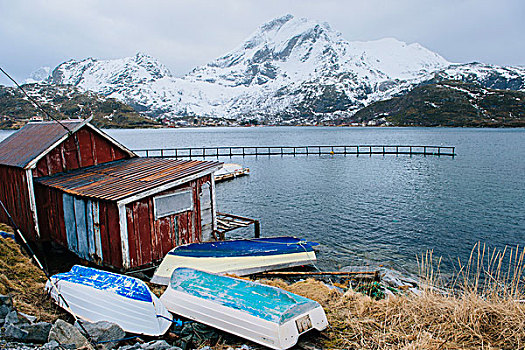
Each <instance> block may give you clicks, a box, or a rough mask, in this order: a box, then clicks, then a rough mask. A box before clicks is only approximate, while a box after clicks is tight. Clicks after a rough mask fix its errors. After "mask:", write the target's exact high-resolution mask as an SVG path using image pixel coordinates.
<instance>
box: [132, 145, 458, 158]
mask: <svg viewBox="0 0 525 350" xmlns="http://www.w3.org/2000/svg"><path fill="white" fill-rule="evenodd" d="M455 151H456V147H453V146H418V145H353V146H227V147H182V148H151V149H138V150H134V152H135V153H136V154H138V155H139V156H142V157H166V158H189V159H192V158H208V157H213V158H219V157H247V156H256V157H257V156H300V155H306V156H309V155H357V156H359V155H370V156H371V155H373V154H381V155H387V154H390V155H410V156H412V155H422V156H449V157H454V156H456V153H455Z"/></svg>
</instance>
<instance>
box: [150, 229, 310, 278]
mask: <svg viewBox="0 0 525 350" xmlns="http://www.w3.org/2000/svg"><path fill="white" fill-rule="evenodd" d="M317 245H318V243H315V242H309V241H305V240H301V239H299V238H295V237H269V238H254V239H236V240H227V241H218V242H205V243H192V244H187V245H183V246H179V247H176V248H174V249H172V250H171V251H170V252H169V253H168V254H167V255H166V256H165V257H164V259H163V260H162V262H161V264H160V265H159V267H158V268H157V270H156V271H155V274H154V275H153V278H152V279H151V282H152V283H155V284H161V285H167V284H168V283H169V280H170V277H171V274H172V272H173V270H175V269H176V268H177V267H191V268H194V269H198V270H203V271H207V272H212V273H231V274H235V275H238V276H244V275H249V274H254V273H259V272H264V271H269V270H276V269H281V268H288V267H293V266H301V265H310V264H313V263H315V261H316V259H317V258H316V256H315V252H314V250H313V247H314V246H317Z"/></svg>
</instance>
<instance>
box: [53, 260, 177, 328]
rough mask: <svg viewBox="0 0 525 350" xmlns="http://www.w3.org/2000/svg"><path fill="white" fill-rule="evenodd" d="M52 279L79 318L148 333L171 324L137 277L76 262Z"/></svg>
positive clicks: (159, 303)
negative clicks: (107, 322) (76, 263)
mask: <svg viewBox="0 0 525 350" xmlns="http://www.w3.org/2000/svg"><path fill="white" fill-rule="evenodd" d="M51 280H52V281H53V282H54V284H55V286H56V288H57V289H58V290H59V291H60V294H62V296H63V297H64V299H65V300H66V301H67V304H68V305H69V308H70V309H71V311H73V313H75V315H76V316H77V317H79V318H80V319H82V320H86V321H89V322H98V321H109V322H113V323H116V324H118V325H119V326H120V327H121V328H122V329H123V330H124V331H126V332H129V333H135V334H145V335H151V336H157V335H162V334H164V333H166V331H167V330H168V328H169V327H170V325H171V320H172V319H173V316H172V315H171V314H170V313H169V312H168V310H166V308H165V307H164V305H162V303H161V302H160V300H159V299H158V298H157V297H156V296H155V295H154V294H153V293H151V291H150V290H149V288H148V286H147V285H146V284H145V283H144V282H142V281H141V280H139V279H136V278H133V277H129V276H124V275H119V274H116V273H111V272H106V271H101V270H97V269H93V268H89V267H84V266H79V265H75V266H73V268H71V270H70V271H69V272H65V273H59V274H56V275H53V276H51ZM46 289H47V290H48V291H49V292H50V294H51V297H52V298H53V299H54V300H55V301H56V302H57V303H58V305H59V306H61V307H63V308H64V309H66V311H69V312H71V311H70V310H68V309H67V307H65V305H64V301H63V300H62V299H61V298H60V297H59V296H58V293H57V291H56V289H55V288H54V287H53V286H52V284H51V283H50V282H49V281H48V282H47V283H46Z"/></svg>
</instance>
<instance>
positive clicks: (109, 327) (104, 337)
mask: <svg viewBox="0 0 525 350" xmlns="http://www.w3.org/2000/svg"><path fill="white" fill-rule="evenodd" d="M81 322H82V326H84V329H85V330H86V331H87V332H88V334H89V336H90V337H91V339H93V340H94V341H96V342H103V343H102V344H104V346H105V348H106V349H113V348H114V347H115V346H117V344H118V342H119V340H120V339H122V338H124V337H125V336H126V332H124V330H123V329H122V328H120V326H119V325H118V324H116V323H112V322H107V321H99V322H93V323H92V322H87V321H81ZM75 327H76V328H78V329H79V330H80V331H81V333H82V334H84V330H83V329H82V328H81V327H80V325H78V322H75ZM111 340H113V341H111Z"/></svg>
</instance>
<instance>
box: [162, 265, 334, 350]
mask: <svg viewBox="0 0 525 350" xmlns="http://www.w3.org/2000/svg"><path fill="white" fill-rule="evenodd" d="M160 300H161V301H162V303H163V304H164V305H165V306H166V308H168V310H170V311H171V312H173V313H174V314H178V315H180V316H184V317H186V318H189V319H191V320H195V321H197V322H201V323H204V324H207V325H209V326H212V327H215V328H218V329H221V330H223V331H225V332H228V333H232V334H235V335H237V336H240V337H242V338H245V339H248V340H251V341H253V342H256V343H259V344H262V345H265V346H267V347H270V348H273V349H288V348H291V347H292V346H294V345H295V344H296V343H297V340H298V338H299V336H300V335H301V334H303V333H305V332H307V331H309V330H311V329H317V330H319V331H322V330H324V329H325V328H326V327H327V326H328V320H327V319H326V315H325V312H324V310H323V308H322V307H321V305H319V303H317V302H316V301H313V300H310V299H307V298H305V297H302V296H299V295H296V294H293V293H290V292H287V291H285V290H282V289H280V288H276V287H271V286H267V285H263V284H260V283H256V282H252V281H246V280H241V279H237V278H232V277H228V276H222V275H217V274H211V273H208V272H204V271H199V270H195V269H191V268H177V269H175V270H174V271H173V274H172V276H171V280H170V283H169V285H168V288H167V289H166V291H165V292H164V294H163V295H162V296H161V297H160Z"/></svg>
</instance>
